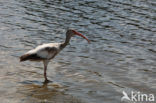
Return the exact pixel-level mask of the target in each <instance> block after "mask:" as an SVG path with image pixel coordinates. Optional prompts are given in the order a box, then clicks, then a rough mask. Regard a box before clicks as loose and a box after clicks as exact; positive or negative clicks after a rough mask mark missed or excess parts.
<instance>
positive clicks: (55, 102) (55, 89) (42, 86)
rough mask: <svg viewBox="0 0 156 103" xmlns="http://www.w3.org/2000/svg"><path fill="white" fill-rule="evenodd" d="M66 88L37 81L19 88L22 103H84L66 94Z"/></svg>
mask: <svg viewBox="0 0 156 103" xmlns="http://www.w3.org/2000/svg"><path fill="white" fill-rule="evenodd" d="M66 89H67V88H66V87H65V86H61V85H60V84H57V83H42V82H37V81H25V82H23V83H21V86H20V87H19V88H18V93H20V97H21V95H22V97H23V98H22V101H25V102H26V103H27V102H28V103H34V102H35V103H38V102H48V103H49V102H50V103H51V102H52V103H66V102H67V103H73V102H74V101H76V103H82V102H79V101H80V100H79V99H77V98H75V97H73V96H71V95H68V94H65V91H66Z"/></svg>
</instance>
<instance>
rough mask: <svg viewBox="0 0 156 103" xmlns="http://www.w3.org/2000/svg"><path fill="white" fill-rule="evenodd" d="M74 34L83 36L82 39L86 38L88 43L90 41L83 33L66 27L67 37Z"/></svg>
mask: <svg viewBox="0 0 156 103" xmlns="http://www.w3.org/2000/svg"><path fill="white" fill-rule="evenodd" d="M75 35H78V36H81V37H83V38H84V39H86V40H87V41H88V43H90V40H88V39H87V38H86V37H85V36H84V35H82V34H81V33H79V32H77V31H75V30H73V29H68V30H67V32H66V36H67V37H72V36H75Z"/></svg>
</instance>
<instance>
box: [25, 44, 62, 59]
mask: <svg viewBox="0 0 156 103" xmlns="http://www.w3.org/2000/svg"><path fill="white" fill-rule="evenodd" d="M60 45H61V43H48V44H42V45H39V46H37V47H36V48H35V49H32V50H30V51H28V52H27V53H26V54H37V56H39V57H41V58H44V59H50V58H52V57H53V56H54V55H55V53H59V51H60ZM47 48H49V49H50V48H53V49H54V48H55V51H54V50H53V51H51V52H49V51H48V50H47Z"/></svg>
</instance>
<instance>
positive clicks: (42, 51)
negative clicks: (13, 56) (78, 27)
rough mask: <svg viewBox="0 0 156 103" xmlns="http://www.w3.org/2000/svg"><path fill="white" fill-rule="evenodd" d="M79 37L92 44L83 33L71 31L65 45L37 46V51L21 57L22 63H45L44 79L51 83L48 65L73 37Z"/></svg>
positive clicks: (67, 33)
mask: <svg viewBox="0 0 156 103" xmlns="http://www.w3.org/2000/svg"><path fill="white" fill-rule="evenodd" d="M74 35H78V36H81V37H83V38H84V39H86V40H87V41H88V43H89V42H90V41H89V40H88V39H87V38H86V37H85V36H83V35H82V34H81V33H79V32H77V31H75V30H72V29H69V30H67V32H66V40H65V42H63V43H48V44H43V45H39V46H37V47H36V48H35V49H32V50H30V51H28V52H26V53H25V54H24V55H22V56H21V57H20V61H21V62H22V61H26V60H30V61H43V64H44V78H45V82H49V80H48V79H47V74H46V71H47V65H48V63H49V61H50V60H51V59H53V58H54V57H55V56H56V55H57V54H58V53H59V52H60V51H61V50H62V49H63V48H65V47H66V46H67V44H68V43H69V41H70V39H71V37H72V36H74Z"/></svg>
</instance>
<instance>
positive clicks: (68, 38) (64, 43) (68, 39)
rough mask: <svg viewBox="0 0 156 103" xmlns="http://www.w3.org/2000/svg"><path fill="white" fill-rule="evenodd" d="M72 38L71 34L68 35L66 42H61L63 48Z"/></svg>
mask: <svg viewBox="0 0 156 103" xmlns="http://www.w3.org/2000/svg"><path fill="white" fill-rule="evenodd" d="M70 39H71V36H66V40H65V42H63V43H62V44H61V49H63V48H65V47H66V46H67V45H68V43H69V41H70Z"/></svg>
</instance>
